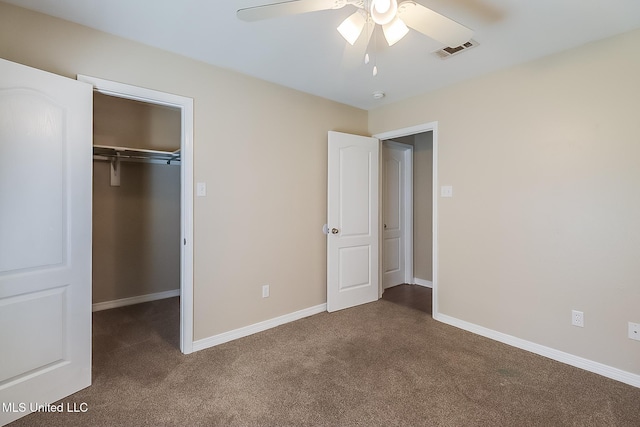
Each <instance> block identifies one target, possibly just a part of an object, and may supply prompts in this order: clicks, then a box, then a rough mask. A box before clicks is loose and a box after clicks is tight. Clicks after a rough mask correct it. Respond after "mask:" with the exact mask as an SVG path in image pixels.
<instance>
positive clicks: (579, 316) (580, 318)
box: [571, 310, 584, 328]
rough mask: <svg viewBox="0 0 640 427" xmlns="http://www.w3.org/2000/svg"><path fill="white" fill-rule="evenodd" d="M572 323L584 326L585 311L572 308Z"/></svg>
mask: <svg viewBox="0 0 640 427" xmlns="http://www.w3.org/2000/svg"><path fill="white" fill-rule="evenodd" d="M571 324H572V325H573V326H580V327H581V328H584V313H583V312H582V311H578V310H571Z"/></svg>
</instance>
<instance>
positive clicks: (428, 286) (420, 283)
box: [413, 277, 433, 288]
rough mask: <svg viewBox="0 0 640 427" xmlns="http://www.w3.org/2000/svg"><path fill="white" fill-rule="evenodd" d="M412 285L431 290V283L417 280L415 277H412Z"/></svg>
mask: <svg viewBox="0 0 640 427" xmlns="http://www.w3.org/2000/svg"><path fill="white" fill-rule="evenodd" d="M413 283H415V284H416V285H420V286H424V287H425V288H433V282H432V281H431V280H424V279H418V278H417V277H414V279H413Z"/></svg>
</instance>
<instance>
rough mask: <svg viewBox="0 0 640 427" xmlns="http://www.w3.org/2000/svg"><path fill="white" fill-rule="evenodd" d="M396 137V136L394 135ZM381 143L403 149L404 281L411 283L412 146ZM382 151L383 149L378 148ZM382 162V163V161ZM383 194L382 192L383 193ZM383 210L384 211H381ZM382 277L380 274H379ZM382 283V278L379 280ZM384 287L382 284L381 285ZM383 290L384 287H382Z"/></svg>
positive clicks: (384, 201) (388, 141)
mask: <svg viewBox="0 0 640 427" xmlns="http://www.w3.org/2000/svg"><path fill="white" fill-rule="evenodd" d="M395 138H397V137H395ZM382 144H383V145H385V144H386V145H387V146H389V147H393V148H397V149H399V150H403V157H404V159H403V160H404V165H405V167H404V171H403V177H402V180H403V181H404V202H405V203H404V207H405V209H404V218H403V227H402V228H403V230H402V233H403V235H404V283H413V281H414V280H413V146H412V145H409V144H402V143H400V142H396V141H393V140H385V141H382ZM380 152H381V153H383V150H380ZM383 164H384V163H383ZM383 196H384V194H383ZM385 203H386V200H384V198H383V200H382V203H381V206H383V207H384V206H385V205H384V204H385ZM383 212H384V211H383ZM383 233H384V229H383V230H381V232H380V236H381V237H384V236H383ZM380 247H381V248H382V251H383V254H382V260H383V261H384V259H385V258H384V256H385V255H384V245H383V244H382V242H381V245H380ZM381 277H382V276H381ZM381 283H382V280H381ZM383 288H384V286H383ZM383 290H384V289H383Z"/></svg>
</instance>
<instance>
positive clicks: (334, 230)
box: [331, 228, 339, 234]
mask: <svg viewBox="0 0 640 427" xmlns="http://www.w3.org/2000/svg"><path fill="white" fill-rule="evenodd" d="M338 231H339V230H338V229H337V228H332V229H331V234H338Z"/></svg>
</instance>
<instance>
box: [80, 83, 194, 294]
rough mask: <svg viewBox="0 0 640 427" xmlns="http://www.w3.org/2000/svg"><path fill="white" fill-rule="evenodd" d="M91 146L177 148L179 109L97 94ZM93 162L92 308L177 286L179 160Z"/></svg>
mask: <svg viewBox="0 0 640 427" xmlns="http://www.w3.org/2000/svg"><path fill="white" fill-rule="evenodd" d="M93 119H94V124H93V126H94V129H93V133H94V135H93V138H94V141H93V143H94V145H108V146H117V147H129V148H137V149H150V150H163V151H174V150H177V149H179V148H180V127H181V117H180V111H179V110H178V109H173V108H169V107H164V106H158V105H153V104H146V103H142V102H138V101H132V100H127V99H123V98H117V97H112V96H107V95H103V94H100V93H97V92H96V93H94V117H93ZM119 167H120V170H119V172H120V186H111V185H110V162H109V161H104V160H95V159H94V161H93V303H94V304H95V303H101V302H108V301H115V300H120V299H124V298H131V297H138V296H143V295H150V294H156V293H160V292H166V291H173V290H179V289H180V165H179V162H177V163H176V162H173V163H171V164H166V163H148V162H128V161H120V162H119Z"/></svg>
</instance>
